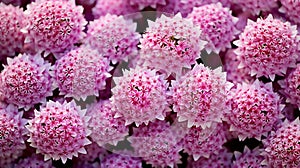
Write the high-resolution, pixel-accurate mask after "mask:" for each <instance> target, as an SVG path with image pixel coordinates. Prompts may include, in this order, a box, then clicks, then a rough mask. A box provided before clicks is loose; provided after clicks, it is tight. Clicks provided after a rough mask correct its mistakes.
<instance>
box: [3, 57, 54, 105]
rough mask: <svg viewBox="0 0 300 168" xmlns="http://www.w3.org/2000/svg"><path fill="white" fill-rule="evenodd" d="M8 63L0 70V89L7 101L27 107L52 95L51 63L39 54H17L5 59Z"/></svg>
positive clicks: (44, 100) (42, 101)
mask: <svg viewBox="0 0 300 168" xmlns="http://www.w3.org/2000/svg"><path fill="white" fill-rule="evenodd" d="M7 63H8V65H6V66H4V70H3V71H2V72H1V76H0V79H1V82H0V84H1V87H0V90H1V92H2V94H3V96H4V99H5V101H6V102H8V103H12V104H15V105H17V106H18V107H19V108H22V107H25V109H28V108H30V107H32V106H33V105H34V104H37V103H45V102H46V97H47V96H51V95H52V89H53V87H52V78H51V75H50V72H49V70H50V68H51V65H50V64H49V63H47V62H44V60H43V58H42V57H41V56H39V55H26V54H23V55H21V54H20V55H19V56H17V57H15V58H13V59H11V58H8V59H7Z"/></svg>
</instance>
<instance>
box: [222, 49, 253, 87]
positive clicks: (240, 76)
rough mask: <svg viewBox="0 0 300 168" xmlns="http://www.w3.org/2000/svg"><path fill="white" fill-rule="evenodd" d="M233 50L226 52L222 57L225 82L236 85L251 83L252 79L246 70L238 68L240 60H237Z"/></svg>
mask: <svg viewBox="0 0 300 168" xmlns="http://www.w3.org/2000/svg"><path fill="white" fill-rule="evenodd" d="M234 50H235V49H230V50H227V52H226V54H225V57H224V61H225V64H224V69H225V72H226V75H227V76H226V77H227V80H228V81H230V82H232V83H234V84H237V83H243V82H244V83H252V82H253V81H254V78H252V77H251V76H250V74H249V72H248V71H247V70H248V69H246V68H238V66H239V64H240V62H241V61H240V60H238V59H237V55H236V54H235V53H234Z"/></svg>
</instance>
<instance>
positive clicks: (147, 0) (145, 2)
mask: <svg viewBox="0 0 300 168" xmlns="http://www.w3.org/2000/svg"><path fill="white" fill-rule="evenodd" d="M129 3H130V5H138V6H139V9H140V10H142V9H144V8H145V7H148V6H150V7H152V8H156V6H157V5H165V4H166V0H129Z"/></svg>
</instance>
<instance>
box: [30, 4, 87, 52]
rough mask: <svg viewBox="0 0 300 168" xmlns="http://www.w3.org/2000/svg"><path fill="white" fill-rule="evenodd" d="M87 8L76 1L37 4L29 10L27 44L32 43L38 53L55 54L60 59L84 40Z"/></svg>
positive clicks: (31, 5)
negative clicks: (84, 10) (61, 55)
mask: <svg viewBox="0 0 300 168" xmlns="http://www.w3.org/2000/svg"><path fill="white" fill-rule="evenodd" d="M82 12H83V7H82V6H76V5H75V3H74V2H72V1H66V0H55V1H48V0H46V1H45V0H43V1H37V2H32V3H31V4H29V5H28V6H27V10H26V11H25V15H26V16H27V18H28V22H29V23H28V26H27V27H26V29H25V30H24V32H26V39H25V43H32V44H33V45H34V47H35V48H36V51H37V52H38V53H41V52H43V51H45V52H46V54H45V55H47V53H53V54H54V55H55V56H56V57H58V54H59V53H61V52H63V51H64V50H66V49H70V48H72V47H73V45H74V44H75V43H78V42H79V41H80V40H81V39H82V38H83V37H84V33H83V29H84V26H85V25H86V23H87V22H86V20H85V19H84V16H83V14H82Z"/></svg>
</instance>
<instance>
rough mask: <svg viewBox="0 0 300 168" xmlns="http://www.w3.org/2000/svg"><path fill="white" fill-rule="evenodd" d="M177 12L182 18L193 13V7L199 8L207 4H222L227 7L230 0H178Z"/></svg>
mask: <svg viewBox="0 0 300 168" xmlns="http://www.w3.org/2000/svg"><path fill="white" fill-rule="evenodd" d="M179 1H180V4H179V11H180V12H181V13H182V15H183V16H186V15H188V14H189V13H191V12H192V11H193V8H194V7H200V6H204V5H208V4H216V3H218V2H220V3H222V5H223V6H226V7H229V6H230V4H231V2H230V1H231V0H179Z"/></svg>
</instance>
